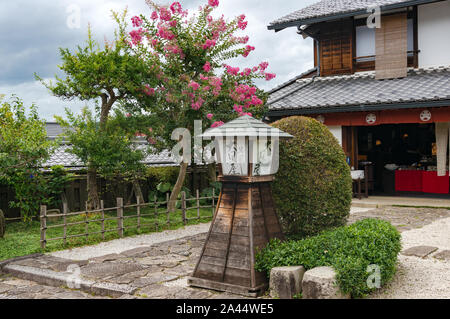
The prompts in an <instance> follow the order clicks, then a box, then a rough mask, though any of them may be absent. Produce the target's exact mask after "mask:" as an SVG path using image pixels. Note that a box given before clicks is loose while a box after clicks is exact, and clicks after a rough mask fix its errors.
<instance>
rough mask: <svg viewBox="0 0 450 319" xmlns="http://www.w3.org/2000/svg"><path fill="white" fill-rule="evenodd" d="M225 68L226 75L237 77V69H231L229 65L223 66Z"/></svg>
mask: <svg viewBox="0 0 450 319" xmlns="http://www.w3.org/2000/svg"><path fill="white" fill-rule="evenodd" d="M225 68H226V69H227V73H228V74H231V75H238V73H239V70H240V69H239V67H235V68H233V67H231V66H229V65H225Z"/></svg>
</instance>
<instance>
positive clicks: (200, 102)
mask: <svg viewBox="0 0 450 319" xmlns="http://www.w3.org/2000/svg"><path fill="white" fill-rule="evenodd" d="M203 103H205V100H203V99H202V98H201V97H199V98H198V100H197V102H194V103H192V105H191V107H192V109H194V110H196V111H197V110H199V109H200V108H201V107H202V105H203Z"/></svg>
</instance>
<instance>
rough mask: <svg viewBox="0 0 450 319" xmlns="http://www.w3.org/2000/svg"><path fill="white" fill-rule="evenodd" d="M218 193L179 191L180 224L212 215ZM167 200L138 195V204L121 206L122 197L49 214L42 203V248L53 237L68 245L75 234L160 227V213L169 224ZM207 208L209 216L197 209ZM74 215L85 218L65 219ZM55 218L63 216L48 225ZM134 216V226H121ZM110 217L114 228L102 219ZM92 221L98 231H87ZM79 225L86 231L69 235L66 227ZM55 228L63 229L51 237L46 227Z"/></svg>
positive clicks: (86, 235)
mask: <svg viewBox="0 0 450 319" xmlns="http://www.w3.org/2000/svg"><path fill="white" fill-rule="evenodd" d="M217 199H218V196H215V194H214V191H213V194H212V196H210V197H200V195H199V191H198V190H197V191H196V196H195V198H189V199H188V198H186V193H185V192H182V193H181V208H180V209H177V210H176V212H175V214H181V220H182V223H183V224H184V225H187V224H188V222H189V221H192V220H198V221H200V220H201V219H202V218H208V219H209V218H212V217H213V216H214V213H215V210H216V203H217V201H216V200H217ZM202 200H207V201H209V202H210V203H211V204H210V205H203V206H202V205H200V201H202ZM191 202H195V206H192V205H188V204H190V203H191ZM168 203H169V194H167V196H166V200H165V201H163V202H158V200H157V198H155V200H154V201H152V202H149V203H145V202H141V199H140V198H139V197H138V198H137V203H136V204H133V205H124V204H123V199H122V198H117V206H116V207H110V208H105V207H104V203H103V201H101V204H100V207H101V208H100V209H97V210H87V209H86V210H85V211H81V212H69V210H68V207H67V204H64V205H63V213H62V214H61V213H59V214H51V215H50V214H48V212H49V211H48V210H47V206H45V205H43V206H41V213H40V221H41V228H40V231H41V239H40V242H41V248H42V249H45V248H46V247H47V243H48V242H49V241H56V240H62V241H63V242H64V245H66V244H67V240H68V239H70V238H77V237H85V238H86V240H87V239H88V238H89V236H92V235H101V238H102V240H105V234H106V233H110V232H117V233H118V236H119V237H120V238H123V237H124V230H126V229H132V228H136V229H137V230H138V231H140V230H141V229H143V228H152V227H154V229H156V230H157V229H159V227H160V226H162V225H160V222H159V218H160V216H162V215H165V216H166V218H165V223H164V224H165V225H166V226H168V227H170V226H171V225H172V224H173V220H172V219H171V215H172V217H173V213H171V212H170V211H169V209H168V208H167V206H168ZM164 207H165V210H163V211H161V208H164ZM143 208H149V209H148V211H151V212H147V213H143V212H142V209H143ZM206 208H210V209H211V214H210V215H208V216H201V214H200V212H201V209H206ZM130 209H135V210H136V214H133V215H126V214H124V212H125V211H127V210H130ZM191 210H197V214H196V215H195V217H188V212H189V211H191ZM114 211H115V212H116V214H114V216H105V214H108V213H109V215H111V213H110V212H114ZM73 216H82V217H84V220H83V221H75V222H68V218H69V217H73ZM92 216H94V218H95V219H90V218H91V217H92ZM144 217H153V218H154V222H153V223H152V224H149V223H147V224H144V223H142V219H143V218H144ZM54 218H58V219H59V218H62V223H58V224H51V225H48V224H49V223H48V221H49V219H54ZM132 218H135V219H136V224H135V225H127V226H125V225H124V221H125V220H127V219H132ZM110 220H115V221H117V227H114V228H106V225H105V222H107V221H110ZM92 223H100V225H101V230H100V231H96V232H90V231H89V225H90V224H92ZM79 225H85V230H84V232H83V233H78V234H68V230H69V229H70V227H73V226H79ZM55 228H60V229H61V228H62V230H63V232H62V236H59V237H53V238H50V237H49V236H48V230H49V229H55Z"/></svg>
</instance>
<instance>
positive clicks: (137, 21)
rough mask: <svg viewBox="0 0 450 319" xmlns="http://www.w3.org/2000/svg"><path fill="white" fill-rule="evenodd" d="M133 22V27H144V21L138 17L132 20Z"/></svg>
mask: <svg viewBox="0 0 450 319" xmlns="http://www.w3.org/2000/svg"><path fill="white" fill-rule="evenodd" d="M131 22H132V23H133V27H135V28H138V27H140V26H141V25H142V22H143V21H142V19H141V18H140V17H138V16H134V17H132V18H131Z"/></svg>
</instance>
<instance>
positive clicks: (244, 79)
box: [117, 0, 275, 211]
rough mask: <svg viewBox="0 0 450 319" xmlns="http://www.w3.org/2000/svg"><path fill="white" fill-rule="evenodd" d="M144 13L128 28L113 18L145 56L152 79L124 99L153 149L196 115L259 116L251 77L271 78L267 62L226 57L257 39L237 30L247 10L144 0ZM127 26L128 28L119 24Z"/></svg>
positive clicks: (259, 98) (207, 118) (259, 99)
mask: <svg viewBox="0 0 450 319" xmlns="http://www.w3.org/2000/svg"><path fill="white" fill-rule="evenodd" d="M147 4H148V5H149V6H150V8H151V14H150V15H149V16H146V15H140V16H134V17H132V18H131V23H132V30H131V31H130V28H129V27H128V24H127V23H124V20H123V19H122V20H120V19H117V22H118V23H119V26H120V30H121V32H122V34H121V36H122V38H123V41H124V42H125V44H126V45H128V49H129V50H130V51H132V52H133V53H134V54H135V55H136V56H139V57H142V58H143V59H145V60H146V61H151V62H152V63H153V65H152V71H154V72H155V73H156V74H157V79H158V83H156V85H152V83H148V84H147V85H146V86H145V88H144V90H145V96H143V98H138V99H137V100H136V101H134V102H135V103H131V104H129V105H128V108H129V109H130V110H131V111H130V112H132V113H133V114H134V115H135V116H139V115H138V114H139V112H141V114H142V115H143V116H145V117H147V118H148V119H149V123H150V124H151V128H150V129H149V130H148V131H145V132H143V133H144V134H146V135H147V136H148V137H149V138H150V139H151V141H153V142H154V143H155V147H156V149H164V148H166V149H170V148H171V147H173V146H174V145H175V144H176V143H178V142H180V140H172V138H171V136H172V132H173V131H174V130H175V129H176V128H187V129H189V131H190V132H191V133H192V132H193V129H194V121H195V120H202V121H203V129H206V128H207V127H217V126H221V125H222V124H223V123H224V122H226V121H229V120H231V119H234V118H236V117H238V116H243V115H246V114H249V115H253V116H261V115H262V114H263V113H264V110H265V107H264V105H265V100H266V99H267V95H266V94H265V93H264V92H263V91H262V90H260V89H258V88H257V87H256V86H255V85H254V80H255V79H266V80H267V81H270V80H271V79H273V78H274V77H275V74H272V73H267V72H266V69H267V67H268V63H267V62H262V63H261V64H259V65H257V66H253V67H248V68H245V69H240V68H239V67H233V66H231V65H229V64H227V63H230V62H229V61H234V60H236V59H237V58H242V59H245V58H246V57H247V56H248V55H249V54H250V53H251V52H252V51H254V50H255V47H253V46H251V45H249V44H248V41H249V37H248V36H245V35H243V34H242V31H243V30H245V29H246V27H247V23H248V22H247V21H245V19H246V17H245V15H240V16H239V17H237V18H234V19H231V20H226V19H225V18H224V16H223V15H222V16H215V15H214V11H215V10H216V9H217V7H218V6H219V1H218V0H209V1H208V2H207V3H206V4H205V5H204V6H201V7H200V8H199V9H198V11H197V12H196V13H194V14H190V13H188V11H187V10H184V9H183V8H182V6H181V4H180V3H179V2H174V3H172V4H171V5H170V6H160V5H157V4H155V3H153V2H151V1H148V0H147ZM125 30H126V31H125ZM180 166H181V167H180V173H179V176H178V180H177V182H176V184H175V186H174V188H173V191H172V194H171V197H170V201H169V209H170V210H172V211H173V210H174V207H175V203H176V200H177V197H178V195H179V193H180V190H181V188H182V186H183V183H184V180H185V176H186V170H187V167H188V163H185V162H184V161H183V162H182V163H181V164H180Z"/></svg>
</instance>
